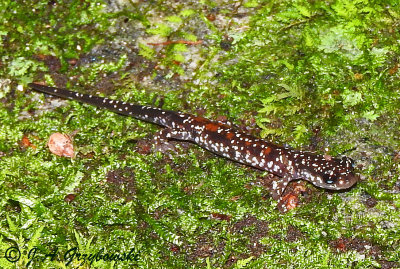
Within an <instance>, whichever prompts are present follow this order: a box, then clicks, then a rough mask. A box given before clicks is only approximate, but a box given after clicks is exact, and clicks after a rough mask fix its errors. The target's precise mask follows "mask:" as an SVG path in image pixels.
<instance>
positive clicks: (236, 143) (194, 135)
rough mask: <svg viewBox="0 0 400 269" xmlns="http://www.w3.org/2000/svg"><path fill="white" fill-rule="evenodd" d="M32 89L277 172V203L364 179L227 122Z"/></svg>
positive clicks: (342, 162) (335, 162)
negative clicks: (294, 184) (300, 189)
mask: <svg viewBox="0 0 400 269" xmlns="http://www.w3.org/2000/svg"><path fill="white" fill-rule="evenodd" d="M29 86H30V87H31V88H33V89H34V90H36V91H39V92H43V93H47V94H51V95H54V96H58V97H62V98H67V99H72V100H77V101H80V102H83V103H87V104H91V105H94V106H97V107H100V108H106V109H109V110H111V111H114V112H116V113H119V114H123V115H127V116H132V117H134V118H137V119H140V120H143V121H147V122H151V123H155V124H158V125H160V126H162V127H164V129H163V130H162V131H161V132H160V137H161V139H166V140H168V139H176V140H184V141H190V142H193V143H195V144H197V145H199V146H201V147H203V148H205V149H206V150H208V151H211V152H213V153H215V154H217V155H220V156H223V157H225V158H228V159H231V160H233V161H236V162H239V163H243V164H246V165H249V166H252V167H255V168H258V169H261V170H266V171H268V172H271V173H273V174H275V175H277V176H279V177H281V180H278V181H274V182H273V187H272V188H273V197H274V198H275V199H280V197H281V195H282V194H283V192H284V190H285V188H286V186H287V185H288V183H289V182H290V181H291V180H295V179H305V180H307V181H309V182H311V183H312V184H314V185H315V186H318V187H320V188H324V189H329V190H342V189H347V188H349V187H351V186H353V185H354V184H355V183H356V182H357V180H358V177H357V176H356V175H355V174H354V173H353V161H352V160H351V159H350V158H347V157H342V158H341V159H337V158H325V157H323V156H321V155H315V154H312V153H310V152H303V151H296V150H291V149H288V148H284V147H279V146H277V145H274V144H272V143H269V142H267V141H264V140H262V139H258V138H255V137H253V136H250V135H248V134H245V133H242V132H239V131H237V130H235V129H233V128H231V127H229V126H226V125H224V124H222V123H219V122H213V121H210V120H208V119H205V118H202V117H196V116H193V115H190V114H185V113H181V112H174V111H169V110H162V109H160V108H154V107H149V106H141V105H135V104H130V103H126V102H120V101H116V100H112V99H108V98H103V97H98V96H92V95H87V94H82V93H78V92H72V91H68V90H65V89H59V88H54V87H48V86H43V85H40V84H35V83H31V84H29Z"/></svg>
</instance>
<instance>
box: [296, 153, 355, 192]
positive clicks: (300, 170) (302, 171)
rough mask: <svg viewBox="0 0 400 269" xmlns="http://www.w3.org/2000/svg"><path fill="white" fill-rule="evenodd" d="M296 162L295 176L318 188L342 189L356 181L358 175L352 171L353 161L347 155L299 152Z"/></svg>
mask: <svg viewBox="0 0 400 269" xmlns="http://www.w3.org/2000/svg"><path fill="white" fill-rule="evenodd" d="M296 163H298V166H297V176H298V177H299V178H303V179H306V180H308V181H310V182H311V183H312V184H314V185H315V186H317V187H320V188H324V189H329V190H343V189H347V188H350V187H351V186H353V185H354V184H355V183H356V182H357V181H358V176H356V175H355V174H354V172H353V169H354V162H353V160H352V159H350V158H347V157H342V158H341V159H335V158H324V157H323V156H315V155H311V154H301V155H300V156H299V158H298V159H297V160H296Z"/></svg>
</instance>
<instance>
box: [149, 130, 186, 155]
mask: <svg viewBox="0 0 400 269" xmlns="http://www.w3.org/2000/svg"><path fill="white" fill-rule="evenodd" d="M154 140H155V144H154V150H155V151H156V152H157V151H160V152H167V151H176V148H175V146H174V145H173V144H171V143H170V140H187V141H190V133H188V132H187V131H183V130H178V129H173V128H165V129H162V130H161V131H159V132H158V133H157V135H156V136H155V137H154Z"/></svg>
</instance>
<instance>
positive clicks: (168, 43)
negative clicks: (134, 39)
mask: <svg viewBox="0 0 400 269" xmlns="http://www.w3.org/2000/svg"><path fill="white" fill-rule="evenodd" d="M201 43H203V40H199V41H186V40H172V41H171V40H170V41H165V42H161V43H147V45H151V46H166V45H171V44H187V45H198V44H201Z"/></svg>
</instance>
